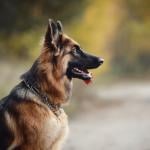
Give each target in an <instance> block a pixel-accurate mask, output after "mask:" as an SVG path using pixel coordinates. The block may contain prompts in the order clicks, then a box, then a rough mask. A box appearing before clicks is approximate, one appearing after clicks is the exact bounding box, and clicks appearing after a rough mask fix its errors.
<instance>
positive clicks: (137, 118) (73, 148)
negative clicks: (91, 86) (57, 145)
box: [64, 81, 150, 150]
mask: <svg viewBox="0 0 150 150" xmlns="http://www.w3.org/2000/svg"><path fill="white" fill-rule="evenodd" d="M93 91H95V90H93ZM95 92H96V93H98V94H97V96H98V97H99V102H97V103H96V105H95V106H93V108H90V107H89V108H88V107H87V109H84V112H81V113H79V114H78V115H77V116H76V117H75V118H74V119H72V120H70V135H69V139H68V140H67V142H66V144H65V147H64V150H150V142H149V141H150V133H149V132H150V82H147V81H146V82H139V83H137V82H136V83H135V82H132V83H131V82H129V83H128V82H123V83H118V84H113V85H112V86H111V85H109V86H105V87H99V89H98V91H95ZM101 99H103V103H102V102H100V100H101Z"/></svg>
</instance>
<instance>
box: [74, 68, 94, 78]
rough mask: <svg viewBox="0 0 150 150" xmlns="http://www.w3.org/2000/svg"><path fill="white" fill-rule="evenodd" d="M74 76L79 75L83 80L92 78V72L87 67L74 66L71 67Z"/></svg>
mask: <svg viewBox="0 0 150 150" xmlns="http://www.w3.org/2000/svg"><path fill="white" fill-rule="evenodd" d="M71 71H72V73H73V76H77V77H78V78H80V79H82V80H91V79H92V73H90V72H89V71H88V70H87V69H85V68H77V67H74V68H72V69H71Z"/></svg>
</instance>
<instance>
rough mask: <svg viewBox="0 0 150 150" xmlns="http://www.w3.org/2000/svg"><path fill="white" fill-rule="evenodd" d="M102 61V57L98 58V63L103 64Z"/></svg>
mask: <svg viewBox="0 0 150 150" xmlns="http://www.w3.org/2000/svg"><path fill="white" fill-rule="evenodd" d="M103 62H104V59H103V58H100V57H99V58H98V63H99V64H100V65H101V64H103Z"/></svg>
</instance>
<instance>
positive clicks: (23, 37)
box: [0, 0, 87, 58]
mask: <svg viewBox="0 0 150 150" xmlns="http://www.w3.org/2000/svg"><path fill="white" fill-rule="evenodd" d="M86 3H87V0H76V1H74V0H44V1H43V0H32V1H31V0H26V1H19V0H13V1H12V0H1V1H0V41H1V42H0V56H1V57H2V58H4V56H7V57H8V56H13V57H14V56H16V57H18V58H29V57H32V56H33V55H34V52H35V49H36V48H37V47H39V45H38V44H37V43H38V41H40V36H41V35H42V31H44V30H43V28H42V27H43V25H46V24H47V22H48V18H53V19H56V18H57V19H60V20H62V21H63V23H64V22H69V21H70V20H72V19H73V18H74V16H77V15H78V14H80V13H81V12H82V11H83V10H84V7H85V6H86ZM44 27H45V26H44ZM8 53H9V55H8Z"/></svg>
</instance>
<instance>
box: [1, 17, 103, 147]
mask: <svg viewBox="0 0 150 150" xmlns="http://www.w3.org/2000/svg"><path fill="white" fill-rule="evenodd" d="M103 61H104V60H103V59H102V58H100V57H96V56H92V55H90V54H87V53H85V52H84V51H83V50H82V48H81V47H80V45H79V44H78V43H77V42H75V41H74V40H73V39H71V38H70V37H68V36H67V35H66V34H64V33H63V29H62V24H61V22H60V21H56V22H55V21H53V20H51V19H49V22H48V28H47V31H46V34H45V37H44V43H43V47H42V49H41V54H40V56H39V57H38V58H37V59H36V61H35V62H34V64H33V65H32V67H31V68H30V69H29V71H27V72H26V73H25V74H23V75H22V76H21V82H20V83H19V84H18V85H17V86H16V87H15V88H14V89H13V90H12V91H11V92H10V94H9V95H8V96H6V97H5V98H3V99H2V100H1V104H0V150H59V149H61V145H62V144H63V142H64V140H65V138H66V136H67V133H68V121H67V115H66V114H65V112H64V111H63V109H62V107H61V106H62V104H64V103H66V102H67V101H68V99H69V97H70V93H71V89H72V79H73V78H78V79H81V80H84V81H86V82H89V81H90V80H91V78H92V76H91V74H90V73H89V72H88V69H93V68H97V67H99V66H100V65H101V64H102V63H103Z"/></svg>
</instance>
